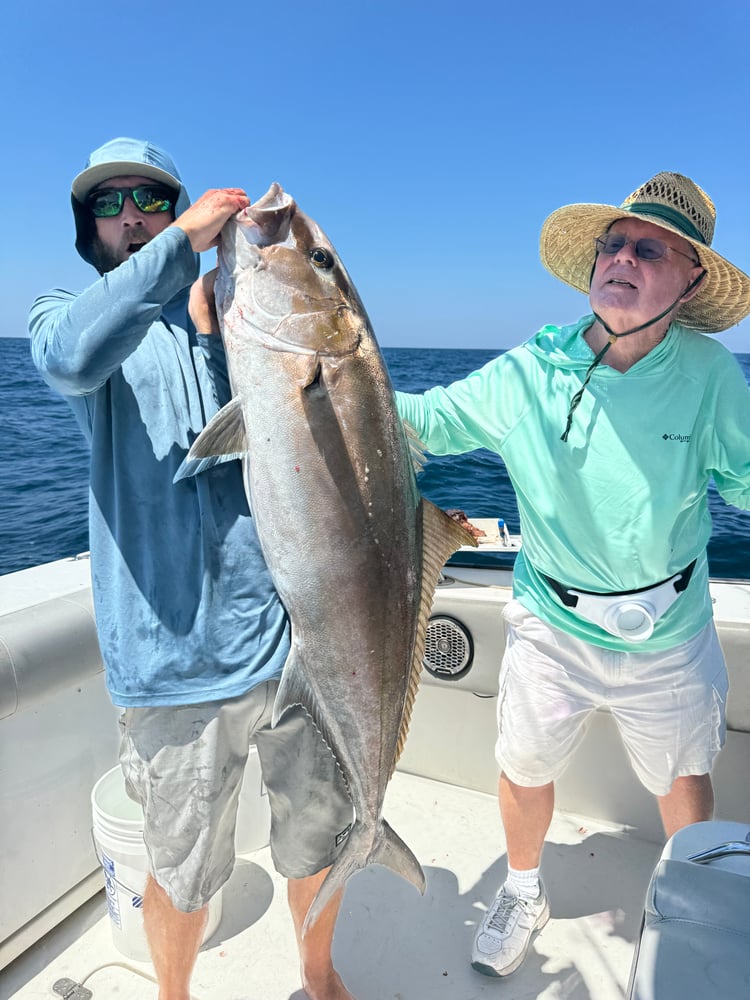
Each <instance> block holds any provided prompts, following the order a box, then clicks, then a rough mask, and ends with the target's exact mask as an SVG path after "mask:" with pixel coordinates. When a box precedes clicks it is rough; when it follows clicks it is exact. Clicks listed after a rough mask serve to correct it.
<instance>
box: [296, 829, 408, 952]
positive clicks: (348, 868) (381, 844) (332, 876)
mask: <svg viewBox="0 0 750 1000" xmlns="http://www.w3.org/2000/svg"><path fill="white" fill-rule="evenodd" d="M356 831H357V824H356V823H355V824H354V829H353V830H352V832H351V833H350V834H349V837H348V838H347V842H346V847H345V848H344V850H343V852H342V853H341V854H340V855H339V856H338V858H337V859H336V860H335V861H334V863H333V865H332V866H331V870H330V871H329V872H328V874H327V875H326V877H325V879H324V880H323V884H322V885H321V887H320V888H319V889H318V892H317V895H316V896H315V899H314V900H313V901H312V903H311V905H310V909H309V910H308V911H307V916H306V917H305V922H304V924H303V925H302V935H303V937H304V935H305V934H306V933H307V932H308V931H309V930H310V928H311V927H312V926H313V924H314V923H315V922H316V920H317V919H318V917H319V916H320V915H321V913H322V912H323V910H325V908H326V907H327V906H328V905H329V903H331V902H332V900H333V899H334V897H335V896H336V895H337V894H338V893H339V892H341V891H342V890H343V889H344V886H345V885H346V883H347V880H348V879H349V877H350V876H351V875H354V873H355V872H358V871H360V870H361V869H363V868H366V867H367V865H369V864H371V863H373V862H374V863H376V864H380V865H384V866H385V867H386V868H390V869H391V871H393V872H395V873H396V874H397V875H400V876H401V877H402V878H405V879H406V880H407V881H408V882H411V883H412V885H414V886H415V887H416V888H417V889H419V891H420V893H422V895H424V891H425V888H426V884H427V883H426V880H425V877H424V872H423V871H422V866H421V865H420V863H419V862H418V861H417V859H416V858H415V856H414V855H413V854H412V852H411V850H410V849H409V848H408V847H407V845H406V844H405V843H404V841H403V840H402V839H401V838H400V837H399V835H398V834H397V833H396V832H395V830H393V829H392V828H391V827H390V826H389V825H388V823H386V821H385V820H381V822H380V829H379V831H378V834H377V837H376V838H375V842H374V843H373V844H372V845H371V846H370V847H368V844H367V841H368V837H367V834H366V832H365V831H363V832H361V833H360V834H359V836H357V832H356Z"/></svg>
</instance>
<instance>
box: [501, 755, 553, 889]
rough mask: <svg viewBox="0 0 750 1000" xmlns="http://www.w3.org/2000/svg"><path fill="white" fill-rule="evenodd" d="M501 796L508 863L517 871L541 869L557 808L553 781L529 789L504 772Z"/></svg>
mask: <svg viewBox="0 0 750 1000" xmlns="http://www.w3.org/2000/svg"><path fill="white" fill-rule="evenodd" d="M498 797H499V799H500V813H501V815H502V818H503V827H504V829H505V842H506V844H507V847H508V864H509V865H510V867H511V868H515V869H516V870H517V871H528V870H529V869H530V868H538V867H539V863H540V861H541V858H542V848H543V846H544V838H545V837H546V835H547V830H548V829H549V825H550V823H551V822H552V811H553V809H554V807H555V786H554V783H553V782H549V784H547V785H539V786H537V787H536V788H526V787H524V786H523V785H516V784H515V783H514V782H512V781H511V780H510V779H509V778H506V776H505V775H504V774H501V775H500V781H499V783H498Z"/></svg>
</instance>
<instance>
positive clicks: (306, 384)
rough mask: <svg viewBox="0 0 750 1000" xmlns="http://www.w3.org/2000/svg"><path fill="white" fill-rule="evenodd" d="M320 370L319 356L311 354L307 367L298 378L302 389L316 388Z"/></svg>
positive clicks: (318, 382) (318, 383)
mask: <svg viewBox="0 0 750 1000" xmlns="http://www.w3.org/2000/svg"><path fill="white" fill-rule="evenodd" d="M321 370H322V368H321V364H320V358H319V357H318V355H317V354H313V355H311V357H310V360H309V362H308V364H307V368H306V369H305V372H304V374H303V376H302V378H301V379H300V387H301V388H302V389H314V388H317V386H318V385H320V374H321Z"/></svg>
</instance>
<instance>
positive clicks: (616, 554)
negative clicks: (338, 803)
mask: <svg viewBox="0 0 750 1000" xmlns="http://www.w3.org/2000/svg"><path fill="white" fill-rule="evenodd" d="M714 222H715V211H714V206H713V204H712V202H711V200H710V199H709V198H708V196H707V195H706V194H705V192H704V191H702V190H701V189H700V188H699V187H698V186H697V185H696V184H694V183H693V182H692V181H691V180H689V179H688V178H686V177H684V176H682V175H680V174H674V173H661V174H658V175H657V176H655V177H654V178H652V179H651V180H650V181H647V182H646V183H645V184H643V185H642V186H641V187H640V188H638V189H637V190H636V191H635V192H634V193H633V194H632V195H630V196H629V197H628V198H627V199H626V200H625V202H624V203H623V204H622V205H621V206H620V207H619V208H617V207H615V206H612V205H568V206H565V207H563V208H561V209H559V210H558V211H556V212H553V213H552V215H551V216H550V217H549V218H548V219H547V221H546V222H545V224H544V227H543V229H542V235H541V257H542V261H543V263H544V264H545V266H546V267H547V268H548V269H549V270H550V271H551V272H552V273H553V274H554V275H555V276H556V277H558V278H560V279H561V280H563V281H565V282H566V283H567V284H570V285H572V286H573V287H574V288H577V289H578V290H579V291H582V292H587V293H588V296H589V302H590V305H591V312H590V313H589V314H588V315H586V316H584V317H583V318H582V319H580V320H579V321H578V322H577V323H574V324H572V325H570V326H563V327H557V326H545V327H544V328H543V329H542V330H540V331H539V333H537V334H536V335H535V336H534V337H532V338H531V339H530V340H528V341H527V342H526V343H525V344H523V345H522V346H520V347H517V348H514V349H513V350H510V351H508V352H507V353H505V354H503V355H501V356H500V357H497V358H495V359H494V360H493V361H491V362H489V364H487V365H485V366H484V367H483V368H482V369H480V370H479V371H476V372H474V373H473V374H471V375H469V376H468V377H467V378H465V379H463V380H461V381H458V382H455V383H453V384H452V385H450V386H448V387H447V388H443V387H436V388H433V389H430V390H429V391H428V392H426V393H425V394H424V395H422V396H416V395H408V394H404V393H397V394H396V395H397V403H398V407H399V412H400V413H401V416H402V417H403V418H404V419H406V420H407V421H408V422H409V423H410V424H411V425H412V426H413V427H414V429H415V430H416V432H417V434H418V435H419V437H420V438H421V440H422V441H423V442H424V444H425V446H426V447H427V449H428V450H429V451H431V452H432V453H434V454H437V455H446V454H459V453H462V452H467V451H472V450H474V449H476V448H488V449H490V450H491V451H494V452H496V453H497V454H499V455H500V456H501V457H502V458H503V460H504V462H505V465H506V468H507V470H508V475H509V476H510V479H511V481H512V483H513V486H514V489H515V492H516V496H517V499H518V507H519V513H520V519H521V535H522V538H523V548H522V550H521V552H520V554H519V555H518V557H517V559H516V563H515V570H514V582H513V599H512V600H511V601H510V602H509V604H508V605H507V608H506V611H505V620H506V637H507V643H506V649H505V654H504V657H503V662H502V666H501V670H500V684H499V698H498V740H497V744H496V757H497V761H498V764H499V767H500V771H501V774H500V780H499V799H500V810H501V815H502V819H503V824H504V827H505V834H506V841H507V855H508V875H507V879H506V881H505V882H504V884H503V885H502V886H501V888H500V891H499V892H498V894H497V897H496V898H495V900H494V901H493V903H492V904H491V905H490V907H489V908H488V910H487V913H486V915H485V917H484V919H483V920H482V922H481V923H480V925H479V927H478V928H477V931H476V935H475V940H474V947H473V953H472V965H473V966H474V968H475V969H477V971H479V972H481V973H483V974H485V975H488V976H507V975H509V974H510V973H512V972H513V971H514V970H515V969H517V968H518V967H519V966H520V965H521V963H522V962H523V959H524V957H525V955H526V953H527V950H528V947H529V944H530V941H531V938H532V935H533V932H534V931H535V930H537V929H539V928H541V927H543V926H544V924H545V923H546V921H547V920H548V918H549V904H548V901H547V896H546V893H545V890H544V886H543V885H542V883H541V881H540V878H539V866H540V862H541V855H542V847H543V843H544V838H545V835H546V832H547V829H548V827H549V823H550V820H551V817H552V810H553V806H554V781H555V780H556V779H557V778H558V777H559V776H560V775H561V774H562V772H563V770H564V769H565V766H566V764H567V762H568V761H569V759H570V757H571V754H572V753H573V751H574V750H575V748H576V747H577V746H578V744H579V743H580V740H581V738H582V736H583V733H584V728H585V724H586V720H587V719H588V717H589V716H590V714H591V713H592V712H593V711H594V710H595V709H596V708H597V707H600V706H608V707H609V709H610V711H611V713H612V715H613V717H614V719H615V721H616V723H617V725H618V728H619V730H620V734H621V736H622V739H623V742H624V744H625V747H626V749H627V752H628V755H629V757H630V761H631V763H632V766H633V768H634V770H635V772H636V774H637V775H638V778H639V779H640V781H641V782H642V783H643V784H644V786H645V787H646V788H647V789H648V790H649V791H651V792H652V793H653V794H654V795H655V796H656V797H657V801H658V805H659V809H660V814H661V818H662V822H663V826H664V829H665V832H666V834H667V836H670V835H671V834H673V833H674V832H675V831H676V830H678V829H680V828H681V827H683V826H686V825H687V824H689V823H693V822H698V821H702V820H708V819H710V818H711V816H712V813H713V791H712V786H711V777H710V772H711V767H712V763H713V761H714V758H715V756H716V754H717V753H718V751H719V750H720V748H721V746H722V745H723V742H724V731H725V719H724V704H725V699H726V693H727V674H726V667H725V664H724V659H723V655H722V652H721V649H720V647H719V643H718V639H717V635H716V631H715V628H714V624H713V615H712V607H711V598H710V595H709V589H708V566H707V558H706V545H707V542H708V539H709V536H710V534H711V518H710V515H709V510H708V503H707V487H708V484H709V480H710V479H711V478H713V480H714V482H715V484H716V486H717V488H718V490H719V492H720V493H721V494H722V496H723V497H724V499H725V500H726V501H727V502H728V503H730V504H734V505H735V506H737V507H740V508H742V509H745V510H747V509H748V508H750V461H749V460H748V455H750V391H749V390H748V386H747V384H746V382H745V379H744V376H743V374H742V371H741V369H740V367H739V365H738V364H737V362H736V360H735V359H734V357H733V356H732V355H731V354H730V353H729V351H727V350H726V349H725V348H724V347H723V346H722V345H721V344H719V343H716V342H715V341H712V340H710V339H709V338H708V337H706V336H704V334H705V333H716V332H718V331H720V330H724V329H726V328H727V327H729V326H732V325H733V324H735V323H738V322H739V321H740V320H741V319H743V318H744V317H745V316H747V315H748V313H750V278H748V276H747V275H746V274H744V273H743V272H742V271H740V270H739V269H737V268H736V267H734V266H733V265H732V264H730V263H729V262H728V261H726V260H725V259H724V258H722V257H720V256H719V254H717V253H716V252H715V251H714V250H712V249H711V246H710V244H711V240H712V237H713V231H714Z"/></svg>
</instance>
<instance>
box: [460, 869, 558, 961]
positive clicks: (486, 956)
mask: <svg viewBox="0 0 750 1000" xmlns="http://www.w3.org/2000/svg"><path fill="white" fill-rule="evenodd" d="M548 920H549V901H548V900H547V894H546V893H545V891H544V886H543V885H542V884H541V882H540V884H539V895H538V896H537V898H536V899H526V898H524V897H523V896H516V895H514V894H513V893H512V892H511V891H510V890H508V889H506V887H505V886H503V887H502V888H501V889H500V892H499V893H498V894H497V896H495V901H494V902H493V904H492V906H490V908H489V910H487V913H486V914H485V917H484V920H483V921H482V923H481V924H480V925H479V927H478V928H477V933H476V936H475V938H474V948H473V949H472V953H471V965H472V968H474V969H476V971H477V972H481V973H482V975H484V976H509V975H510V974H511V972H515V971H516V969H517V968H518V967H519V965H520V964H521V963H522V962H523V960H524V958H526V952H527V951H528V950H529V945H530V944H531V935H532V934H533V933H534V931H537V930H541V928H542V927H544V925H545V924H546V923H547V921H548Z"/></svg>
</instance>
